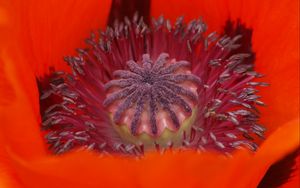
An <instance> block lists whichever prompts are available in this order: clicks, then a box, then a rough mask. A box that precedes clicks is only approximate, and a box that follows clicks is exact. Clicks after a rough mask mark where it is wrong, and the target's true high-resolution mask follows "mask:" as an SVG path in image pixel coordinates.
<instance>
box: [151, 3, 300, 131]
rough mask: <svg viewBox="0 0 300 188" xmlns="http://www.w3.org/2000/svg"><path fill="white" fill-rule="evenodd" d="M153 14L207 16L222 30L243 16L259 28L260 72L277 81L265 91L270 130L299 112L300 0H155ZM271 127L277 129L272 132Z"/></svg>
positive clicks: (256, 48)
mask: <svg viewBox="0 0 300 188" xmlns="http://www.w3.org/2000/svg"><path fill="white" fill-rule="evenodd" d="M151 2H152V5H151V7H152V11H151V12H152V15H153V16H154V17H157V16H159V15H160V14H163V15H164V16H165V17H167V18H171V19H173V20H174V19H175V18H176V17H177V16H180V15H186V17H187V18H188V20H189V19H191V18H198V17H199V16H203V18H204V21H206V22H207V24H208V27H209V28H211V30H217V31H219V32H220V31H221V29H222V27H223V26H224V24H225V21H226V20H228V19H231V20H233V21H236V20H238V19H240V20H241V22H242V23H244V24H246V26H247V27H249V28H253V37H252V42H253V49H254V51H255V54H256V62H255V64H256V67H257V71H259V72H261V73H263V74H266V75H267V76H266V77H265V78H263V79H262V80H263V81H267V82H269V83H270V84H271V86H270V87H268V88H266V89H263V90H262V92H261V95H262V97H263V98H262V100H263V101H265V102H266V104H267V105H268V107H267V108H263V109H262V120H261V122H262V123H263V124H265V125H266V126H267V127H268V128H269V130H274V129H276V127H278V126H279V125H281V124H283V123H285V122H287V121H289V120H292V119H293V118H296V117H299V105H297V104H299V96H300V95H299V89H298V87H299V59H300V58H299V9H298V8H299V1H295V0H288V1H280V0H276V1H274V0H266V1H259V0H253V1H240V0H233V1H222V0H201V1H198V0H191V1H189V2H188V3H187V2H186V1H183V0H170V1H167V2H166V1H160V0H152V1H151ZM269 132H271V131H269Z"/></svg>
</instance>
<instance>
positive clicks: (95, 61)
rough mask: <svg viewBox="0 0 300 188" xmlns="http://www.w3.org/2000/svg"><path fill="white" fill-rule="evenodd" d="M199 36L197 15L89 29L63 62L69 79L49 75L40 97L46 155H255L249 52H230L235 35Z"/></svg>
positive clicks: (255, 101)
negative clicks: (243, 150) (174, 151)
mask: <svg viewBox="0 0 300 188" xmlns="http://www.w3.org/2000/svg"><path fill="white" fill-rule="evenodd" d="M206 30H207V26H206V24H205V23H204V22H203V21H202V20H201V19H198V20H193V21H191V22H190V23H189V24H184V22H183V17H179V18H178V19H177V21H176V22H175V24H174V25H173V26H172V25H171V23H170V22H169V21H168V20H167V19H164V18H163V17H160V18H158V19H157V20H153V23H152V26H151V27H148V26H147V25H146V24H145V23H144V22H143V19H142V18H139V17H138V16H137V15H135V16H134V18H133V19H132V20H129V19H128V18H125V22H124V23H119V22H115V25H114V27H113V28H110V27H108V28H107V30H106V31H105V32H102V31H100V33H99V35H98V36H97V35H96V34H94V33H92V35H91V37H90V38H89V39H87V40H86V42H87V44H89V47H88V48H87V49H78V50H77V51H78V53H79V55H78V56H75V57H72V56H68V57H65V61H66V62H67V63H68V64H69V65H70V66H71V68H72V70H73V74H72V75H71V74H67V73H64V72H56V73H54V76H52V78H51V81H50V87H51V88H50V89H48V90H47V89H44V92H43V95H42V96H41V99H42V100H43V101H48V102H47V104H49V103H50V104H51V105H49V106H48V108H47V109H46V110H45V111H44V112H43V128H44V129H47V130H48V131H49V133H48V135H47V137H46V139H47V141H48V143H49V144H50V148H51V150H53V151H54V152H55V153H63V152H65V151H68V150H70V149H72V148H75V147H78V146H84V147H87V148H89V149H94V150H97V151H101V152H104V151H105V152H109V153H111V152H112V153H114V152H116V153H127V154H129V153H130V154H142V153H144V150H145V149H146V150H149V149H151V148H156V149H160V148H162V149H168V148H172V147H179V148H192V149H195V150H201V151H203V150H215V151H220V152H225V153H228V152H231V151H233V150H235V149H236V148H239V147H245V146H246V147H248V148H249V149H251V150H253V151H255V150H256V149H257V144H256V143H255V142H256V141H255V140H256V139H255V138H254V135H257V136H258V137H260V138H263V137H264V136H263V135H264V131H265V129H264V128H263V127H262V126H260V125H258V123H257V122H258V120H259V112H258V109H257V108H256V106H257V105H264V103H263V102H261V101H260V100H259V99H260V97H259V96H258V95H257V94H256V93H257V92H258V90H257V89H255V88H256V86H267V85H268V84H266V83H264V82H257V81H256V80H255V79H256V78H260V77H261V76H262V75H261V74H259V73H256V72H255V71H254V64H253V62H252V61H249V60H247V58H250V57H251V56H252V54H251V52H250V53H249V52H239V53H236V51H237V49H238V48H239V47H240V44H238V41H239V39H240V38H242V36H241V35H236V36H233V37H229V36H226V35H225V36H222V37H219V36H217V33H215V32H213V33H210V34H206V33H205V31H206ZM233 50H235V53H233ZM49 101H55V102H54V104H53V103H51V102H49ZM58 101H59V102H58Z"/></svg>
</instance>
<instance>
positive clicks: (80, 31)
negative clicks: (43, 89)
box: [6, 0, 111, 76]
mask: <svg viewBox="0 0 300 188" xmlns="http://www.w3.org/2000/svg"><path fill="white" fill-rule="evenodd" d="M6 4H7V6H6V8H7V9H8V16H9V19H10V20H9V22H11V23H10V25H11V28H10V35H9V38H10V39H11V40H15V42H16V43H17V44H18V48H17V49H15V50H18V51H21V52H22V53H23V55H24V59H23V60H27V61H28V62H30V64H31V66H32V67H33V69H34V72H35V73H36V75H39V76H41V75H43V74H45V73H47V72H48V71H49V67H55V68H56V69H66V68H67V66H66V63H65V62H63V57H64V56H66V55H69V54H73V53H74V51H75V48H76V47H80V46H82V47H84V45H83V44H84V39H85V38H87V37H88V36H89V32H91V31H92V30H95V31H97V29H99V28H103V27H104V26H105V24H106V21H107V16H108V13H109V10H110V4H111V0H101V1H99V0H89V1H80V0H64V1H58V0H48V1H35V0H28V1H19V0H18V1H12V2H10V3H6Z"/></svg>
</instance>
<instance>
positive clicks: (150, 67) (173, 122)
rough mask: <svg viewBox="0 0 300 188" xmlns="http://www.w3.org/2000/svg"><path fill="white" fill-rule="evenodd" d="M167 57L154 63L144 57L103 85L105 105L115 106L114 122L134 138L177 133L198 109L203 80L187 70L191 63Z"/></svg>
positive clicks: (130, 64)
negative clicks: (126, 129) (164, 132)
mask: <svg viewBox="0 0 300 188" xmlns="http://www.w3.org/2000/svg"><path fill="white" fill-rule="evenodd" d="M168 58H169V55H168V54H166V53H161V54H160V55H159V57H158V58H157V60H156V61H152V59H151V58H150V55H149V54H144V55H143V56H142V60H141V62H134V61H132V60H131V61H128V62H127V67H128V70H116V71H115V72H114V73H113V75H114V76H115V77H116V78H117V79H114V80H111V81H109V82H107V83H106V84H105V86H104V87H105V89H106V90H107V91H108V95H107V98H106V99H105V100H104V102H103V105H104V106H106V107H107V106H112V107H111V108H110V109H109V111H110V112H111V113H113V121H114V122H115V123H117V124H125V126H126V125H127V126H128V128H129V129H130V132H131V134H132V135H135V136H136V135H140V134H142V133H146V134H148V135H151V136H153V137H158V136H160V135H161V134H162V132H163V131H164V130H165V129H169V130H171V131H173V132H176V131H177V130H178V129H179V128H180V125H181V124H182V123H183V121H184V120H185V119H186V118H187V117H189V116H190V115H191V113H192V108H193V107H195V104H196V101H197V99H198V94H197V91H196V90H197V84H198V85H199V84H200V79H199V78H198V77H197V76H195V75H193V74H191V73H190V71H188V66H189V65H190V63H189V62H187V61H176V60H175V59H172V60H169V59H168ZM114 103H115V105H114V106H113V104H114ZM158 118H159V119H158ZM157 119H158V121H157Z"/></svg>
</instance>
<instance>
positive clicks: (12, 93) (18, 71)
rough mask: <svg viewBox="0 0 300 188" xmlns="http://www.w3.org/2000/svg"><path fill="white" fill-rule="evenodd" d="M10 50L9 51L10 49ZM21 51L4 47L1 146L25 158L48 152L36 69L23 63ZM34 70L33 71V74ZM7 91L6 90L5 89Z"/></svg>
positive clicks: (1, 56) (0, 72)
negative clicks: (19, 53) (42, 124)
mask: <svg viewBox="0 0 300 188" xmlns="http://www.w3.org/2000/svg"><path fill="white" fill-rule="evenodd" d="M8 51H9V50H8ZM18 60H20V59H18V54H17V53H16V54H14V56H9V55H8V53H7V51H6V50H5V49H0V62H1V66H0V75H1V77H3V79H1V81H0V98H1V100H0V122H1V124H0V135H1V138H2V139H1V140H0V141H1V146H2V147H3V148H5V149H6V148H10V149H13V150H14V151H15V152H16V153H17V154H18V155H21V156H22V157H25V158H32V157H37V156H39V155H41V154H44V153H45V147H44V143H43V141H42V138H41V133H40V126H39V120H40V118H39V112H38V109H39V107H38V99H39V96H38V91H37V86H36V82H35V77H34V75H33V73H32V70H31V69H30V68H29V67H28V66H26V65H25V64H22V63H20V64H19V65H18V66H17V67H16V63H13V62H14V61H17V62H20V61H18ZM30 72H31V74H30ZM2 91H4V92H2Z"/></svg>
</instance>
